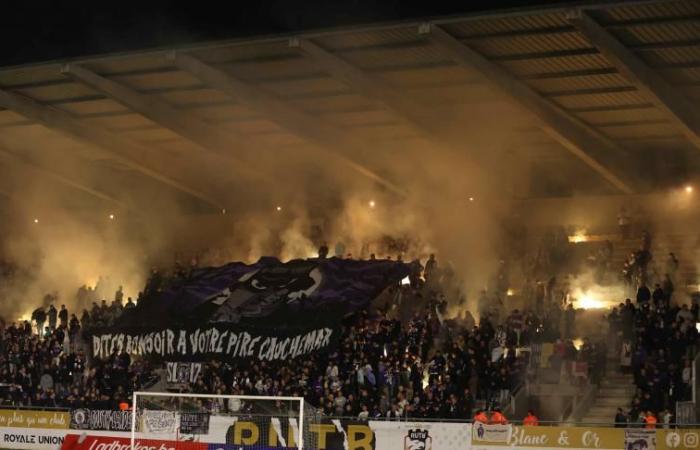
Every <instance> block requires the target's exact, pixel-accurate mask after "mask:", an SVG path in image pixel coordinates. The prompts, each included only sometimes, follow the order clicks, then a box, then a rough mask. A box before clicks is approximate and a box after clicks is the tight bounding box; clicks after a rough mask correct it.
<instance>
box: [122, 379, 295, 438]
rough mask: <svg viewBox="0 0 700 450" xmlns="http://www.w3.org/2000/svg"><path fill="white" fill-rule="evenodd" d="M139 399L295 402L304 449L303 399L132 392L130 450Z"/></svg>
mask: <svg viewBox="0 0 700 450" xmlns="http://www.w3.org/2000/svg"><path fill="white" fill-rule="evenodd" d="M139 397H169V398H177V397H181V398H214V399H226V400H228V399H238V400H271V401H295V402H299V426H298V427H299V436H298V444H299V450H303V449H304V438H303V435H304V433H303V429H304V397H289V396H279V397H277V396H272V395H226V394H188V393H181V392H148V391H134V394H133V399H132V406H131V408H132V411H131V450H134V449H135V448H136V415H137V414H136V401H137V399H138V398H139Z"/></svg>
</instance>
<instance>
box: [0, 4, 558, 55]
mask: <svg viewBox="0 0 700 450" xmlns="http://www.w3.org/2000/svg"><path fill="white" fill-rule="evenodd" d="M5 3H6V4H5ZM535 3H539V4H541V5H545V4H553V3H567V2H565V1H557V0H550V1H546V0H540V1H539V2H533V1H532V0H530V1H527V0H501V1H497V0H494V1H491V2H486V1H469V0H462V1H460V2H455V1H451V2H448V1H444V0H420V1H417V0H411V1H399V0H384V1H380V0H345V1H335V0H306V1H282V0H259V1H246V2H242V1H240V0H238V1H237V0H220V1H217V2H205V1H198V0H190V1H189V2H186V3H185V2H182V3H180V2H172V1H170V2H168V1H162V0H142V1H141V2H140V5H138V7H136V5H134V4H133V3H129V2H120V1H116V0H95V1H93V2H92V3H89V4H88V3H87V2H78V1H75V0H74V1H32V0H24V1H16V0H13V1H7V2H4V3H3V5H2V10H1V11H0V66H7V65H14V64H23V63H29V62H39V61H46V60H51V59H60V58H69V57H76V56H85V55H93V54H99V53H109V52H115V51H126V50H135V49H143V48H149V47H158V46H168V45H178V44H187V43H192V42H197V41H203V40H216V39H226V38H236V37H244V36H254V35H261V34H275V33H289V32H294V31H301V30H312V29H319V28H331V27H335V26H343V25H354V24H366V23H372V22H382V21H397V20H407V19H412V18H417V17H431V16H445V15H452V14H464V13H469V12H476V11H484V10H494V9H509V8H515V7H523V6H528V7H532V6H533V5H534V4H535Z"/></svg>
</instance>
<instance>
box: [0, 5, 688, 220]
mask: <svg viewBox="0 0 700 450" xmlns="http://www.w3.org/2000/svg"><path fill="white" fill-rule="evenodd" d="M699 106H700V2H697V1H692V0H687V1H656V2H648V1H647V2H635V3H627V4H610V3H606V4H602V5H586V6H585V7H580V8H562V7H554V8H546V9H521V10H514V11H508V12H500V13H499V12H496V13H482V14H477V15H470V16H462V17H450V18H444V19H436V20H430V21H414V22H410V23H407V22H403V23H394V24H378V25H375V26H365V27H362V28H344V29H335V30H328V31H318V32H313V33H307V34H303V33H302V34H295V35H284V36H283V35H277V36H265V37H260V38H250V39H239V40H232V41H223V42H209V43H201V44H197V45H192V46H189V47H180V48H165V49H156V50H147V51H142V52H130V53H122V54H110V55H104V56H95V57H86V58H78V59H73V60H71V61H52V62H47V63H41V64H32V65H25V66H18V67H5V68H0V156H2V164H3V166H2V167H3V171H5V172H8V171H9V172H12V173H17V168H22V169H29V170H31V171H34V172H36V173H39V174H42V175H43V176H46V177H48V178H51V179H54V180H55V181H56V182H57V184H60V185H63V186H69V188H70V189H77V190H81V191H82V192H84V193H85V194H86V195H89V196H91V197H93V198H96V199H97V200H98V201H105V202H112V203H117V204H123V203H129V202H134V201H139V200H138V197H139V196H140V195H141V194H140V192H137V191H136V190H132V189H133V188H134V187H135V186H139V191H141V190H143V187H144V186H147V187H148V188H149V189H150V190H152V191H154V192H157V191H159V190H164V189H165V190H168V191H172V192H177V193H179V195H181V198H182V199H183V201H189V202H192V204H193V205H199V207H206V205H208V206H210V207H212V208H225V207H227V206H228V205H229V199H227V196H226V193H227V192H228V191H229V190H230V189H234V188H235V189H240V184H241V183H240V182H237V181H236V179H238V180H241V179H245V180H247V181H251V180H253V181H255V182H257V183H266V182H274V179H275V173H274V172H271V171H270V170H268V166H267V165H266V164H265V163H264V162H263V161H265V160H269V159H270V158H274V155H275V154H277V152H283V153H284V154H295V155H299V158H304V157H313V158H314V159H319V160H324V161H331V162H335V163H338V164H342V165H343V166H344V167H347V169H348V170H350V171H355V172H357V174H358V176H361V177H365V178H367V179H368V180H370V181H371V182H372V183H375V184H377V185H379V186H382V187H383V188H385V189H387V190H389V191H394V192H397V193H403V191H404V186H403V185H402V183H401V182H399V180H393V179H391V177H390V176H387V175H386V174H384V173H382V172H381V170H380V169H378V168H377V166H376V165H375V164H373V162H374V161H375V158H387V156H386V155H377V154H376V153H375V152H373V149H376V148H382V151H383V152H387V153H386V154H387V155H400V152H401V149H402V148H405V147H411V146H417V145H418V146H421V145H422V146H425V145H429V146H430V148H431V149H433V150H432V151H442V150H443V149H444V151H453V152H463V153H464V154H466V155H468V156H469V157H470V158H472V159H475V160H476V161H477V162H478V163H479V164H483V165H485V166H488V167H491V168H494V167H495V166H497V165H498V160H499V158H519V160H522V161H528V163H527V164H528V165H530V164H531V166H532V171H533V172H532V173H533V174H534V175H535V176H537V177H539V178H540V179H542V180H548V183H546V184H547V186H548V188H547V189H544V190H542V191H538V190H537V188H533V191H532V192H530V195H540V194H546V195H559V194H561V193H571V192H588V193H601V192H603V193H619V192H623V193H632V192H643V191H646V190H648V189H650V188H653V187H654V184H653V183H655V182H656V183H661V184H663V183H667V182H670V180H675V181H678V180H683V179H687V178H690V177H693V176H694V175H695V174H697V173H698V172H699V169H700V108H699ZM503 111H513V114H514V117H517V118H516V119H512V120H511V119H510V118H509V119H505V118H504V127H506V125H505V122H507V124H508V125H507V126H508V129H509V130H510V131H509V136H508V138H507V142H506V145H505V147H506V150H505V151H504V152H503V153H499V154H498V155H495V156H496V157H495V158H494V157H493V155H491V157H487V156H488V155H484V154H483V153H484V152H480V151H479V149H474V148H473V147H469V148H467V147H468V146H463V145H462V142H463V140H462V138H463V136H460V135H459V132H455V131H454V130H455V129H457V130H458V129H459V128H460V127H459V124H460V123H467V122H469V121H470V120H472V119H473V117H474V115H475V112H476V113H478V114H489V113H493V114H502V113H503ZM504 117H505V116H504ZM448 130H449V131H448ZM80 167H90V169H91V170H80V169H79V168H80ZM77 168H78V169H77ZM93 169H94V171H93ZM194 169H197V170H194ZM199 169H202V170H204V171H205V172H202V170H199ZM88 172H90V173H99V174H100V175H99V176H91V175H87V173H88ZM201 173H207V174H208V176H207V177H202V176H199V175H197V176H194V174H201ZM570 173H578V174H579V175H580V176H577V177H570V176H568V175H564V174H570ZM233 175H235V177H234V176H233ZM108 180H109V181H108ZM650 180H654V181H653V182H652V181H650ZM185 199H189V200H185Z"/></svg>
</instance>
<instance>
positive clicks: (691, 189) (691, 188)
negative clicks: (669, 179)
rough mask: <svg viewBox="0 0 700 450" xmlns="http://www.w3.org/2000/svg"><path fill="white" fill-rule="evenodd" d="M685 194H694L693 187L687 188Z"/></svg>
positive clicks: (688, 186)
mask: <svg viewBox="0 0 700 450" xmlns="http://www.w3.org/2000/svg"><path fill="white" fill-rule="evenodd" d="M685 192H687V193H688V194H691V193H692V192H693V186H691V185H687V186H686V187H685Z"/></svg>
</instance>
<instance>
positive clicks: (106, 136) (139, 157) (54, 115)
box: [0, 89, 222, 210]
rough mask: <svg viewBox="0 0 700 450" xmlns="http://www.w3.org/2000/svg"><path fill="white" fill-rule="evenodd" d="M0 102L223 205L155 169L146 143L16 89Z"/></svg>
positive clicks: (1, 95)
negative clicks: (85, 121) (83, 120)
mask: <svg viewBox="0 0 700 450" xmlns="http://www.w3.org/2000/svg"><path fill="white" fill-rule="evenodd" d="M0 105H2V106H3V107H5V108H7V109H10V110H12V111H14V112H16V113H18V114H20V115H22V116H24V117H26V118H28V119H30V120H33V121H35V122H37V123H40V124H42V125H44V126H45V127H47V128H50V129H53V130H56V131H59V132H61V133H63V134H65V135H68V136H70V137H72V138H74V139H77V140H80V141H83V142H87V143H88V144H92V145H95V146H96V148H98V149H100V150H101V151H102V153H104V154H106V155H108V156H109V157H110V158H112V159H114V160H116V161H118V162H120V163H121V164H123V165H124V166H126V167H129V168H130V169H133V170H135V171H137V172H140V173H141V174H143V175H146V176H148V177H150V178H153V179H154V180H157V181H159V182H160V183H162V184H165V185H167V186H170V187H171V188H174V189H176V190H178V191H180V192H183V193H185V194H188V195H189V196H192V197H194V198H197V199H199V200H201V201H202V202H204V203H206V204H208V205H211V206H214V207H215V208H216V209H217V210H220V209H221V208H222V203H221V202H218V201H216V200H215V199H214V198H212V196H211V195H209V194H207V193H205V192H203V191H200V190H198V189H195V188H193V187H191V186H189V185H188V184H186V183H183V182H181V181H179V180H176V179H174V178H172V177H169V176H167V175H164V174H163V173H162V172H161V171H160V170H159V169H158V167H159V166H161V165H164V164H161V163H158V162H154V163H146V162H144V161H143V157H144V155H148V154H150V153H151V149H150V148H149V147H148V146H146V145H142V144H140V143H138V142H134V141H132V140H130V139H127V138H124V137H123V136H121V135H119V134H116V133H112V132H110V131H108V130H105V129H102V128H100V127H97V126H94V125H85V124H83V123H81V122H80V121H79V120H77V119H76V118H74V117H73V116H71V115H70V114H68V113H66V112H64V111H61V110H58V109H56V108H53V107H51V106H46V105H43V104H41V103H39V102H37V101H36V100H33V99H31V98H29V97H25V96H23V95H21V94H17V93H15V92H10V91H7V90H4V89H0Z"/></svg>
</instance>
